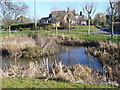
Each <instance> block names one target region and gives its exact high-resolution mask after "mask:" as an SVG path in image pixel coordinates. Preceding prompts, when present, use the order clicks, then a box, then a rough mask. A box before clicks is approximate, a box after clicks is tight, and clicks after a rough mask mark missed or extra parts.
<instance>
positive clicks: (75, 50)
mask: <svg viewBox="0 0 120 90" xmlns="http://www.w3.org/2000/svg"><path fill="white" fill-rule="evenodd" d="M85 49H86V48H85V47H76V46H63V45H62V46H61V45H60V46H58V48H57V51H58V53H57V54H55V55H52V56H49V57H47V58H48V60H49V66H51V65H52V63H53V62H54V60H56V61H58V62H59V61H62V63H63V64H65V65H66V66H72V65H75V64H81V65H85V66H88V67H91V68H92V69H93V70H103V69H104V67H103V66H102V65H101V64H100V62H99V61H98V59H97V58H94V57H92V56H90V55H88V54H86V53H85ZM44 58H46V57H44ZM32 61H33V62H35V61H37V62H38V63H40V62H43V59H42V58H33V59H25V58H22V59H18V60H17V61H16V62H15V60H14V59H9V58H6V57H3V58H2V66H3V68H4V69H5V68H6V67H7V66H9V65H14V64H19V65H23V66H25V65H26V64H28V63H29V62H32Z"/></svg>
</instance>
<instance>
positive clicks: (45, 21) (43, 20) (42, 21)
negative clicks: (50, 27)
mask: <svg viewBox="0 0 120 90" xmlns="http://www.w3.org/2000/svg"><path fill="white" fill-rule="evenodd" d="M39 22H40V23H49V17H44V18H41V19H40V20H39Z"/></svg>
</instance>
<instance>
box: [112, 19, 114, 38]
mask: <svg viewBox="0 0 120 90" xmlns="http://www.w3.org/2000/svg"><path fill="white" fill-rule="evenodd" d="M111 28H112V31H111V37H112V39H114V21H112V27H111Z"/></svg>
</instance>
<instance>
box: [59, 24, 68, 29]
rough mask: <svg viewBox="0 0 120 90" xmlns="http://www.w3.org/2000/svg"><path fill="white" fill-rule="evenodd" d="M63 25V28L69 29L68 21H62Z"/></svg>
mask: <svg viewBox="0 0 120 90" xmlns="http://www.w3.org/2000/svg"><path fill="white" fill-rule="evenodd" d="M60 25H61V26H63V29H68V23H64V22H61V23H60Z"/></svg>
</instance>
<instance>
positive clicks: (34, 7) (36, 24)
mask: <svg viewBox="0 0 120 90" xmlns="http://www.w3.org/2000/svg"><path fill="white" fill-rule="evenodd" d="M34 23H35V30H36V26H37V22H36V0H34Z"/></svg>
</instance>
